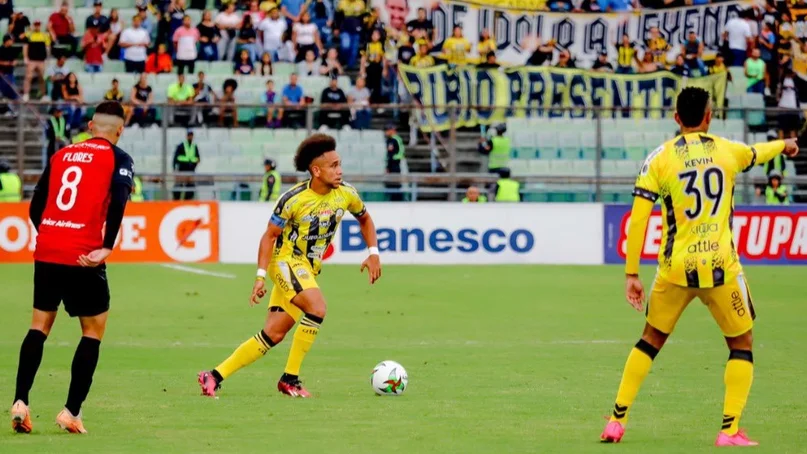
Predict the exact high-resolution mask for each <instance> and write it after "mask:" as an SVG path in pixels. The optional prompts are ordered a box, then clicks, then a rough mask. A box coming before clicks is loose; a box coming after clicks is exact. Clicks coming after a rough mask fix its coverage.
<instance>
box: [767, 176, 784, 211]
mask: <svg viewBox="0 0 807 454" xmlns="http://www.w3.org/2000/svg"><path fill="white" fill-rule="evenodd" d="M765 204H767V205H790V195H789V194H788V193H787V186H785V185H783V184H782V174H781V173H779V172H778V171H776V170H773V171H771V173H769V174H768V186H767V187H766V188H765Z"/></svg>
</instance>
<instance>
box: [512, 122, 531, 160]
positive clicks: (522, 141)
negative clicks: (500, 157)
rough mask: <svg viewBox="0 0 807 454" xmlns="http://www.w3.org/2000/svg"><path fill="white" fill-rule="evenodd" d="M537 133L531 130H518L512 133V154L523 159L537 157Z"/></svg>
mask: <svg viewBox="0 0 807 454" xmlns="http://www.w3.org/2000/svg"><path fill="white" fill-rule="evenodd" d="M535 149H536V147H535V134H534V133H533V132H532V131H529V130H523V129H522V130H516V131H515V132H513V133H512V150H513V153H512V154H511V156H513V157H516V158H522V159H532V158H534V157H535Z"/></svg>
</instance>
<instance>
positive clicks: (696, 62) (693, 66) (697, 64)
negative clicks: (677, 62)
mask: <svg viewBox="0 0 807 454" xmlns="http://www.w3.org/2000/svg"><path fill="white" fill-rule="evenodd" d="M686 64H687V67H688V68H689V70H690V71H695V70H698V71H700V76H699V77H702V76H706V75H708V74H709V72H708V71H706V64H705V63H703V60H701V59H700V58H690V59H688V60H686Z"/></svg>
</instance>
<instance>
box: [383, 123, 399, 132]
mask: <svg viewBox="0 0 807 454" xmlns="http://www.w3.org/2000/svg"><path fill="white" fill-rule="evenodd" d="M390 129H398V126H396V125H395V123H387V124H386V125H384V130H385V131H389V130H390Z"/></svg>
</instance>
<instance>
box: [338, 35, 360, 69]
mask: <svg viewBox="0 0 807 454" xmlns="http://www.w3.org/2000/svg"><path fill="white" fill-rule="evenodd" d="M339 37H340V38H341V40H342V43H341V44H342V45H341V47H342V60H344V61H345V62H347V67H348V68H355V67H356V60H357V58H358V55H359V34H358V33H351V32H346V31H344V30H343V31H342V33H340V35H339Z"/></svg>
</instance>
